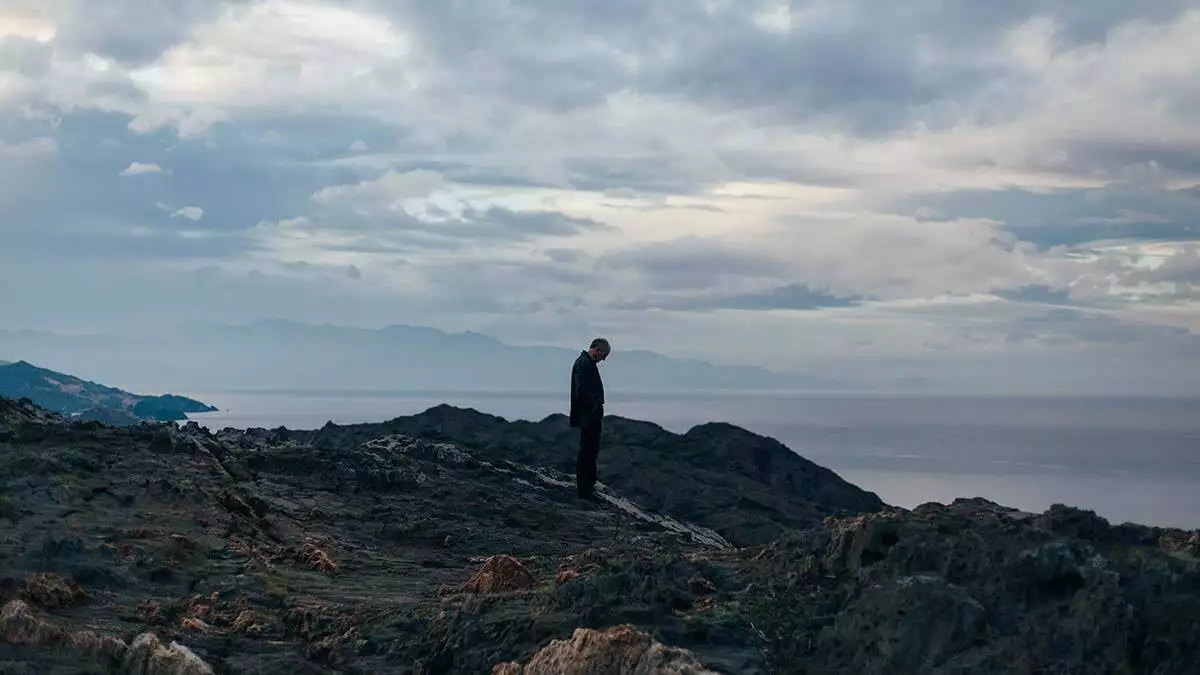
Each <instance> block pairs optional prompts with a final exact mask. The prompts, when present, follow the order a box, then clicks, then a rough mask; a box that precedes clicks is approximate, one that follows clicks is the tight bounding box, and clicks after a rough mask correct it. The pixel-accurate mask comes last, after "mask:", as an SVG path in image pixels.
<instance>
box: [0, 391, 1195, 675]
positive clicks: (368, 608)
mask: <svg viewBox="0 0 1200 675" xmlns="http://www.w3.org/2000/svg"><path fill="white" fill-rule="evenodd" d="M610 432H611V435H610V440H609V445H608V446H606V448H611V453H610V454H606V455H604V458H605V459H604V462H605V463H604V464H602V475H603V476H604V477H605V478H609V477H612V480H611V481H610V482H608V483H607V485H605V486H604V487H603V488H602V492H603V501H602V502H601V503H599V504H592V503H589V502H582V501H580V500H577V499H576V498H574V496H573V491H572V489H571V488H570V486H569V483H567V482H566V481H567V477H566V476H565V475H563V474H561V473H560V472H559V469H560V468H561V467H562V466H563V465H564V462H565V463H566V464H567V465H569V461H567V460H562V459H561V457H560V456H562V455H566V456H568V457H569V455H570V451H571V449H572V447H573V444H572V443H571V438H570V431H569V430H568V429H567V428H566V425H565V421H563V420H561V419H558V418H550V419H548V420H545V421H543V422H540V423H536V424H534V423H526V424H509V423H506V422H504V421H503V420H497V419H496V418H490V417H487V416H484V415H480V414H478V413H473V412H471V411H460V410H455V409H452V408H444V407H443V408H437V409H434V410H431V411H429V412H427V413H426V414H424V415H419V416H415V417H412V418H401V419H398V420H393V421H391V422H388V423H384V424H378V425H358V426H352V427H337V426H333V425H327V426H326V427H324V428H322V429H320V430H317V431H308V432H295V431H287V430H282V429H279V430H264V429H251V430H245V431H237V430H224V431H220V432H217V433H215V434H214V433H209V432H207V431H206V430H204V429H202V428H200V427H198V426H196V425H188V426H186V427H183V428H180V427H178V426H176V425H170V424H140V425H136V426H131V427H124V428H113V427H108V426H105V425H102V424H99V423H95V422H77V421H73V422H68V421H65V420H64V419H63V418H62V417H60V416H58V415H55V414H53V413H49V412H47V411H45V410H42V409H39V408H37V407H36V406H33V405H32V404H30V403H29V402H27V401H23V402H17V401H11V400H6V399H0V519H3V520H0V522H3V523H4V528H3V529H2V530H0V673H39V674H41V673H56V674H57V673H61V674H64V675H65V674H67V673H72V674H74V673H81V672H88V673H94V672H113V673H139V674H142V673H146V674H158V673H174V674H189V675H190V674H193V673H208V672H214V673H292V674H300V673H333V672H345V673H493V672H494V673H506V674H513V673H516V674H524V675H533V674H541V673H567V674H570V673H655V672H664V673H710V672H719V673H968V672H969V673H991V672H995V673H1029V674H1033V673H1080V674H1083V673H1153V674H1155V675H1164V674H1169V673H1194V672H1200V631H1197V630H1196V628H1195V621H1196V617H1198V616H1200V562H1198V556H1200V534H1198V533H1197V532H1185V531H1179V530H1165V529H1158V528H1148V527H1141V526H1136V525H1120V526H1112V525H1110V524H1109V523H1107V522H1105V521H1103V520H1102V519H1100V518H1098V517H1096V516H1095V515H1094V514H1091V513H1090V512H1086V511H1080V510H1076V509H1071V508H1067V507H1062V506H1056V507H1054V508H1052V509H1050V510H1049V511H1047V512H1046V513H1043V514H1027V513H1020V512H1016V511H1013V510H1011V509H1007V508H1004V507H1002V506H1000V505H997V504H992V503H990V502H985V501H982V500H960V501H957V502H955V503H954V504H951V505H939V504H927V505H923V506H921V507H918V508H916V509H914V510H911V511H910V510H903V509H896V508H890V507H887V506H885V505H883V504H881V503H880V502H879V501H878V499H877V498H875V497H874V496H873V495H870V494H869V493H865V492H862V491H859V490H857V489H856V488H854V487H853V486H851V485H849V484H847V483H845V482H844V481H841V480H840V479H838V478H837V477H836V476H835V475H833V474H832V473H829V472H826V471H825V470H823V469H820V467H815V465H811V463H808V462H805V461H804V460H802V459H801V458H799V457H796V456H795V455H794V454H793V453H791V452H790V451H788V450H787V449H786V448H784V447H783V446H781V445H779V444H777V443H773V442H771V441H769V439H763V438H761V437H757V436H754V435H752V434H749V433H747V432H745V431H742V430H739V429H735V428H733V427H728V426H725V425H710V426H707V427H701V428H699V429H697V430H693V432H690V433H689V434H686V435H683V436H674V435H671V434H668V433H667V432H665V431H662V430H661V429H658V428H657V427H653V425H645V424H643V423H636V422H630V421H627V420H614V421H613V424H612V425H611V426H610ZM450 439H454V440H455V442H450ZM554 458H558V459H557V460H556V461H551V460H552V459H554ZM618 458H620V459H621V460H622V461H624V462H625V463H626V465H627V468H626V469H625V470H622V471H616V470H615V465H616V464H617V459H618ZM722 476H724V478H722ZM689 480H690V481H694V485H693V487H692V488H691V489H690V490H688V489H687V484H688V481H689ZM664 491H665V492H669V493H670V494H671V496H670V498H663V497H658V498H657V502H655V500H654V499H652V496H654V495H662V494H663V493H664ZM738 495H741V496H740V497H739V496H738ZM769 496H770V497H769ZM743 497H744V500H743ZM709 499H711V500H713V502H714V503H717V504H720V506H719V507H707V506H705V505H706V504H707V503H708V502H707V500H709ZM826 499H828V500H829V501H828V502H826V501H823V500H826ZM856 504H861V505H865V506H866V507H867V508H866V509H865V510H866V511H869V513H862V514H859V513H857V512H856V511H855V508H854V505H856ZM745 523H750V525H748V526H747V525H745Z"/></svg>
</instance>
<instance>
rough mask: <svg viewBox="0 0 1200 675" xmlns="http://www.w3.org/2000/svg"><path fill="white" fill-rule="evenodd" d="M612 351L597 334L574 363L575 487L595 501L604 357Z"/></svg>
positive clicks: (602, 405) (583, 495)
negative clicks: (577, 437) (601, 376)
mask: <svg viewBox="0 0 1200 675" xmlns="http://www.w3.org/2000/svg"><path fill="white" fill-rule="evenodd" d="M611 352H612V347H611V346H609V344H608V340H606V339H604V338H596V339H595V340H592V344H591V345H590V346H589V347H588V348H587V349H586V350H584V351H582V352H580V353H579V357H578V358H577V359H575V365H573V366H572V367H571V415H570V424H571V426H572V427H578V429H579V456H578V457H576V459H575V489H576V491H577V492H578V493H579V497H580V498H581V499H588V500H591V501H596V500H598V499H599V498H598V497H597V496H596V458H597V457H598V456H599V454H600V431H601V429H602V428H603V426H604V382H603V381H602V380H601V379H600V368H599V367H598V366H597V364H599V363H600V362H601V361H603V360H604V359H606V358H608V355H609V354H610V353H611Z"/></svg>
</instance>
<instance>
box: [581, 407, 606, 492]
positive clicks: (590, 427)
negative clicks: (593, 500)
mask: <svg viewBox="0 0 1200 675" xmlns="http://www.w3.org/2000/svg"><path fill="white" fill-rule="evenodd" d="M599 454H600V422H599V421H591V420H589V421H587V422H585V423H584V424H583V425H581V426H580V427H579V457H578V458H576V460H575V488H576V490H578V491H579V496H581V497H587V496H590V495H592V494H594V492H595V490H596V473H597V472H596V457H597V456H598V455H599Z"/></svg>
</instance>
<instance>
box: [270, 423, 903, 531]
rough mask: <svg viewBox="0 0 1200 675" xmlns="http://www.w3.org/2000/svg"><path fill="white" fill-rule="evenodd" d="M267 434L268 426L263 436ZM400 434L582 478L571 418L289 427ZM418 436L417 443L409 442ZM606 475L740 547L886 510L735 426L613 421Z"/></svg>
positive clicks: (321, 438)
mask: <svg viewBox="0 0 1200 675" xmlns="http://www.w3.org/2000/svg"><path fill="white" fill-rule="evenodd" d="M263 432H265V430H262V432H259V433H263ZM396 434H399V435H401V436H404V437H410V438H422V439H428V440H427V441H426V442H429V441H442V442H445V443H450V444H452V445H454V446H457V447H459V448H463V449H464V450H467V451H469V452H470V453H471V454H472V455H474V456H475V457H477V458H479V459H481V460H487V461H493V459H494V458H503V459H504V460H505V461H510V462H514V463H518V464H522V465H526V466H533V467H542V468H545V469H548V470H552V471H554V472H558V473H562V474H564V475H568V476H573V475H574V457H575V453H576V448H577V447H578V443H579V437H578V431H577V430H575V429H572V428H570V426H568V424H567V419H566V417H565V416H563V415H551V416H550V417H547V418H546V419H544V420H542V421H540V422H525V421H517V422H508V421H506V420H504V419H502V418H500V417H495V416H492V415H486V414H483V413H480V412H477V411H474V410H462V409H458V408H453V407H451V406H445V405H443V406H437V407H435V408H431V409H430V410H428V411H426V412H424V413H421V414H419V415H413V416H409V417H398V418H396V419H393V420H390V421H388V422H386V423H383V424H358V425H350V426H337V425H326V426H325V427H324V428H322V429H319V430H316V431H312V432H287V433H284V434H282V436H283V437H286V438H288V439H292V440H294V441H296V442H299V443H302V444H305V445H312V446H320V447H338V448H347V447H352V446H355V445H357V444H361V443H366V442H375V443H377V444H379V443H383V442H384V441H382V440H375V439H386V438H388V437H391V436H394V435H396ZM410 442H411V441H410ZM600 480H601V482H602V484H603V485H604V486H607V487H608V488H611V493H612V494H615V495H619V496H620V497H622V498H625V499H627V500H630V501H632V502H635V503H637V504H638V505H639V507H640V508H641V509H643V510H645V511H648V512H650V513H654V514H657V515H659V516H660V517H662V518H664V520H667V519H670V520H673V521H675V522H678V523H687V524H690V525H691V526H696V527H698V528H703V529H704V530H708V531H713V532H715V533H716V534H717V535H718V536H719V537H721V538H723V539H724V540H726V541H728V542H730V543H732V544H734V545H738V546H747V545H762V544H766V543H768V542H770V541H772V540H774V539H776V538H777V537H779V536H780V535H782V534H783V533H784V532H785V531H787V530H789V529H794V528H803V527H812V526H815V525H818V524H820V522H821V520H822V519H823V518H825V517H827V516H848V515H857V514H860V513H869V512H874V511H878V510H879V509H882V508H883V507H884V503H883V502H882V501H881V500H880V499H879V497H878V496H877V495H875V494H873V493H871V492H867V491H865V490H862V489H860V488H859V487H857V486H855V485H852V484H851V483H849V482H847V481H845V480H843V479H842V478H841V477H840V476H838V475H837V474H836V473H834V472H833V471H830V470H829V469H827V468H825V467H822V466H818V465H817V464H815V463H813V462H810V461H809V460H807V459H805V458H803V457H801V456H800V455H798V454H796V453H795V452H793V451H792V450H791V449H789V448H788V447H786V446H784V445H783V444H782V443H780V442H778V441H776V440H775V439H772V438H768V437H765V436H761V435H758V434H754V433H751V432H749V431H746V430H745V429H741V428H739V427H736V426H733V425H730V424H705V425H701V426H698V427H696V428H694V429H692V430H691V431H689V432H687V433H686V434H675V433H671V432H669V431H667V430H665V429H663V428H662V427H659V426H657V425H655V424H650V423H648V422H640V421H635V420H629V419H622V418H618V417H608V418H606V419H605V431H604V450H603V452H602V454H601V459H600Z"/></svg>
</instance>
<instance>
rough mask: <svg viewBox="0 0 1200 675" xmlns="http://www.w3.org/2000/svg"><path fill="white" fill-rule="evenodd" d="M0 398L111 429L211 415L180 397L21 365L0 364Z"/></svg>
mask: <svg viewBox="0 0 1200 675" xmlns="http://www.w3.org/2000/svg"><path fill="white" fill-rule="evenodd" d="M0 396H7V397H8V398H14V399H17V398H28V399H29V400H31V401H33V402H34V403H36V404H38V405H40V406H42V407H44V408H46V409H48V410H53V411H55V412H58V413H62V414H63V415H66V416H68V417H71V418H74V419H77V420H83V421H88V420H94V421H99V422H104V423H106V424H112V425H114V426H115V425H129V424H137V423H138V422H141V421H143V420H150V421H159V422H169V421H183V420H186V419H187V414H188V413H202V412H212V411H214V410H216V408H214V407H213V406H210V405H208V404H206V403H201V402H200V401H196V400H193V399H190V398H186V397H184V396H175V395H172V394H166V395H163V396H143V395H140V394H131V393H129V392H127V391H123V390H121V389H117V388H115V387H107V386H104V385H102V384H97V383H95V382H89V381H87V380H81V379H79V378H78V377H75V376H74V375H67V374H65V373H58V372H55V371H53V370H48V369H46V368H39V367H38V366H35V365H33V364H31V363H28V362H25V361H17V362H16V363H4V362H0Z"/></svg>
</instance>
